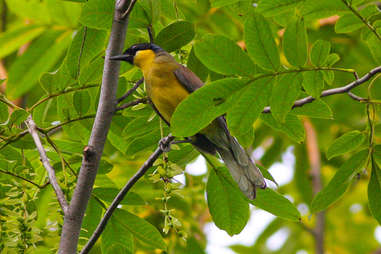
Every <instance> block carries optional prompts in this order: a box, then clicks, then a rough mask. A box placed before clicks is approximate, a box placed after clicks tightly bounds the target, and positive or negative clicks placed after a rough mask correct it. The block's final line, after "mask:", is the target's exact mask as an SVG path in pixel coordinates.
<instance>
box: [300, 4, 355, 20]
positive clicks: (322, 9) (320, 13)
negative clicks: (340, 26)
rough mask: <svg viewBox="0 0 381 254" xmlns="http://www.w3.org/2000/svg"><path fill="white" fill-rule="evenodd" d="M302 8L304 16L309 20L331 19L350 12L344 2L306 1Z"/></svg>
mask: <svg viewBox="0 0 381 254" xmlns="http://www.w3.org/2000/svg"><path fill="white" fill-rule="evenodd" d="M301 7H302V8H301V14H302V16H304V17H305V18H306V19H308V20H313V19H318V18H324V17H329V16H332V15H337V14H338V13H341V12H343V11H348V8H347V6H345V4H344V3H343V1H342V0H320V1H316V0H306V1H304V2H303V5H302V6H301Z"/></svg>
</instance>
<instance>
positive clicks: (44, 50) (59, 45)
mask: <svg viewBox="0 0 381 254" xmlns="http://www.w3.org/2000/svg"><path fill="white" fill-rule="evenodd" d="M70 40H71V36H70V33H62V32H59V31H53V32H47V33H45V34H43V35H42V36H41V37H39V38H38V39H37V40H35V41H34V42H32V44H31V45H30V47H29V48H28V50H27V51H26V52H25V53H24V54H23V55H21V56H20V57H18V58H17V60H16V61H15V63H14V64H13V65H12V67H11V69H10V71H9V80H8V85H7V93H8V95H9V96H10V97H13V98H17V97H20V96H22V95H23V94H25V93H26V92H28V91H29V90H30V89H32V88H33V86H34V85H36V84H37V82H38V80H39V79H40V77H41V76H42V74H43V73H44V72H47V71H50V70H51V68H52V67H54V66H55V64H56V63H57V61H58V60H60V59H61V57H62V55H63V54H64V53H65V51H66V49H67V47H68V45H69V43H70Z"/></svg>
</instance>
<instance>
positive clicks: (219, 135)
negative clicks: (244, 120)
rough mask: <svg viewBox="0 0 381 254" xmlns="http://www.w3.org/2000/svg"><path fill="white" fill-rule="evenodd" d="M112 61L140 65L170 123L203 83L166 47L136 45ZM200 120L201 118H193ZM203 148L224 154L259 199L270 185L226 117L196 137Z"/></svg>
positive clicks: (244, 187)
mask: <svg viewBox="0 0 381 254" xmlns="http://www.w3.org/2000/svg"><path fill="white" fill-rule="evenodd" d="M110 59H111V60H121V61H127V62H129V63H130V64H133V65H136V66H137V67H139V68H140V69H141V70H142V72H143V76H144V80H145V85H146V90H147V94H148V97H149V98H150V100H151V101H152V103H153V106H154V108H155V111H156V112H157V113H158V114H159V115H160V117H161V118H162V119H163V120H164V121H165V122H166V123H167V124H168V125H169V123H170V121H171V116H172V114H173V112H175V109H176V107H177V105H179V103H180V102H181V101H182V100H184V99H185V98H186V97H187V96H188V95H189V94H190V93H192V92H193V91H195V90H196V89H198V88H200V87H201V86H203V82H202V81H201V80H200V79H199V78H198V77H197V76H196V75H195V74H194V73H193V72H192V71H191V70H189V69H188V68H187V67H185V66H183V65H181V64H179V63H178V62H176V60H175V59H174V58H173V57H172V56H171V55H170V54H169V53H168V52H166V51H165V50H163V49H162V48H160V47H159V46H157V45H155V44H152V43H141V44H135V45H132V46H131V47H130V48H128V49H127V50H126V51H125V52H124V53H123V54H122V55H118V56H112V57H110ZM190 120H191V121H192V120H193V121H197V119H190ZM191 139H192V144H193V145H194V146H195V147H196V148H197V149H199V150H201V151H203V152H207V153H210V154H213V155H215V154H216V152H218V154H219V155H220V156H221V158H222V159H223V161H224V162H225V164H226V166H227V167H228V168H229V171H230V173H231V175H232V176H233V179H234V180H235V181H236V182H237V183H238V185H239V187H240V189H241V191H242V192H243V193H244V194H245V195H246V196H247V197H248V198H249V199H254V198H255V189H256V187H260V188H266V183H265V180H264V178H263V176H262V174H261V172H260V171H259V169H258V168H257V167H256V166H255V164H254V162H253V161H252V160H251V159H250V157H249V156H248V154H247V153H246V151H245V150H244V149H243V148H242V147H241V145H240V144H239V143H238V141H237V140H236V139H235V138H234V137H233V136H231V135H230V133H229V130H228V129H227V126H226V121H225V118H224V117H222V116H221V117H218V118H216V119H215V120H214V121H213V122H212V123H211V124H210V125H209V126H207V127H206V128H204V129H203V130H201V131H200V133H198V134H196V135H195V136H193V137H192V138H191Z"/></svg>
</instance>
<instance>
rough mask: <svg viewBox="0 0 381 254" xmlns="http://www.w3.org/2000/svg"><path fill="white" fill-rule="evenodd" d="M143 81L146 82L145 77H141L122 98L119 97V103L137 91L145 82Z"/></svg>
mask: <svg viewBox="0 0 381 254" xmlns="http://www.w3.org/2000/svg"><path fill="white" fill-rule="evenodd" d="M143 82H144V78H141V79H139V80H138V81H137V82H136V83H135V85H134V86H133V87H132V88H131V89H130V90H128V91H127V92H126V93H125V94H124V95H123V96H122V97H120V98H119V99H118V103H120V102H122V101H124V100H125V99H126V98H127V97H128V96H130V95H131V94H132V93H133V92H135V91H136V89H138V87H139V86H140V85H141V84H143Z"/></svg>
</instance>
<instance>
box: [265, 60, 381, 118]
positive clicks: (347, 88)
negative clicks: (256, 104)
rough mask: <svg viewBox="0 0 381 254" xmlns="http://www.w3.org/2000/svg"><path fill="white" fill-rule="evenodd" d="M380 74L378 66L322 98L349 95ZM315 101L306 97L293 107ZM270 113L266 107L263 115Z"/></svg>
mask: <svg viewBox="0 0 381 254" xmlns="http://www.w3.org/2000/svg"><path fill="white" fill-rule="evenodd" d="M380 72H381V66H378V67H376V68H374V69H372V70H371V71H370V72H368V73H367V74H365V75H364V76H362V77H361V78H360V79H357V80H355V81H353V82H351V83H349V84H348V85H345V86H342V87H337V88H333V89H328V90H325V91H323V92H322V93H321V95H320V97H327V96H330V95H334V94H341V93H348V92H349V91H351V90H352V89H353V88H355V87H357V86H359V85H361V84H362V83H365V82H366V81H368V80H369V79H370V78H371V77H373V76H374V75H376V74H377V73H380ZM314 100H315V98H313V97H312V96H308V97H305V98H303V99H300V100H297V101H295V103H294V105H293V106H292V108H297V107H301V106H303V105H304V104H307V103H311V102H313V101H314ZM270 112H271V108H270V107H265V108H264V109H263V111H262V113H270Z"/></svg>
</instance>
